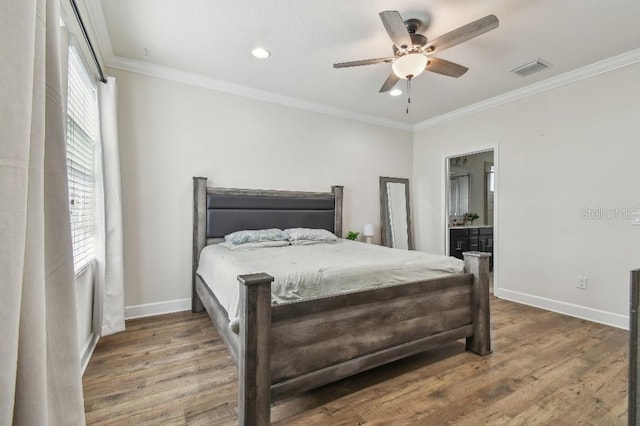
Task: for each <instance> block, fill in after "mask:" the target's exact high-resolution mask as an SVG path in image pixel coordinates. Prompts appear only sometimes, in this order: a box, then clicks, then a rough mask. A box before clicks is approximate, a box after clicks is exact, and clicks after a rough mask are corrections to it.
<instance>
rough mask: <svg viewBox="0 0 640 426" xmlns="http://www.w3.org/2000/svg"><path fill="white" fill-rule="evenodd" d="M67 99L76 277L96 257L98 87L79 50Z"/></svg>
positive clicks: (74, 54)
mask: <svg viewBox="0 0 640 426" xmlns="http://www.w3.org/2000/svg"><path fill="white" fill-rule="evenodd" d="M68 84H69V88H68V98H67V177H68V180H69V210H70V212H71V236H72V241H73V262H74V269H75V272H76V274H78V273H79V272H80V271H82V270H83V269H84V268H85V267H86V266H87V265H89V264H90V263H92V262H93V261H94V260H95V258H96V248H95V245H96V192H95V179H96V154H95V153H96V146H97V143H98V127H99V126H98V99H97V94H96V84H95V81H94V80H93V78H92V77H91V75H90V74H89V72H88V71H87V68H86V67H85V65H84V63H83V62H82V59H81V57H80V54H79V52H78V50H77V49H76V48H75V47H74V46H72V47H70V48H69V83H68Z"/></svg>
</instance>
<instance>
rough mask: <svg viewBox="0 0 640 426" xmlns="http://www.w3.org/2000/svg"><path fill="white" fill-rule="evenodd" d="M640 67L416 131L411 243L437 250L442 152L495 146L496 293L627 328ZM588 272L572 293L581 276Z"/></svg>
mask: <svg viewBox="0 0 640 426" xmlns="http://www.w3.org/2000/svg"><path fill="white" fill-rule="evenodd" d="M639 87H640V64H635V65H631V66H627V67H624V68H621V69H618V70H615V71H611V72H608V73H605V74H600V75H598V76H595V77H591V78H589V79H585V80H581V81H579V82H576V83H572V84H570V85H566V86H563V87H560V88H557V89H554V90H552V91H548V92H544V93H541V94H538V95H535V96H531V97H529V98H525V99H522V100H519V101H516V102H513V103H510V104H508V105H504V106H502V107H498V108H494V109H491V110H487V111H484V112H480V113H477V114H475V115H472V116H467V117H463V118H460V119H457V120H455V121H452V122H448V123H444V124H441V125H438V126H436V127H433V128H429V129H425V130H423V131H420V132H418V133H416V135H415V138H414V174H413V181H414V185H413V188H414V197H413V199H414V206H415V212H414V218H415V220H414V223H415V226H416V236H417V238H416V240H417V241H416V242H417V248H418V249H420V250H426V251H433V252H437V253H443V252H444V230H443V224H444V223H445V216H444V213H443V206H442V203H443V196H444V195H443V194H444V192H443V191H444V190H443V188H444V157H445V155H452V154H462V153H465V152H470V151H475V150H477V149H478V148H487V147H491V146H497V147H498V148H499V149H498V152H497V153H496V166H497V173H496V178H497V181H498V182H497V185H498V194H497V200H496V205H497V213H498V215H497V223H498V232H499V234H498V235H497V241H496V249H497V250H498V251H497V253H496V270H497V275H496V286H497V288H496V295H498V296H500V297H505V298H509V299H512V300H518V301H521V302H525V303H528V304H533V305H538V306H543V307H546V308H549V309H553V310H558V311H562V312H565V313H568V314H572V315H576V316H582V317H587V318H590V319H593V320H597V321H601V322H607V323H610V324H614V325H617V326H621V327H625V326H626V324H627V320H626V316H627V315H628V293H629V289H628V287H629V270H631V269H633V268H637V267H639V266H640V257H639V256H638V250H639V249H638V247H639V246H640V244H639V243H640V227H639V226H631V225H630V222H631V221H630V220H623V219H610V220H605V219H601V220H586V219H582V218H581V209H583V208H594V209H597V208H602V209H612V208H629V209H630V208H640V197H639V195H640V192H639V191H638V188H637V187H636V186H635V184H636V183H637V182H639V179H640V167H639V166H638V159H640V143H639V142H638V136H639V135H640V120H639V118H638V117H639V113H640V96H638V88H639ZM577 275H584V276H587V277H588V279H589V283H588V289H587V290H586V291H585V290H579V289H577V288H576V283H577V280H576V276H577Z"/></svg>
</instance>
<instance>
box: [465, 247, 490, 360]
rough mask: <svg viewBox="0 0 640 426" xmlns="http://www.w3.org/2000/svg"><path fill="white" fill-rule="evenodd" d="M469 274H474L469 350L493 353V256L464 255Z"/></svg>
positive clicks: (481, 254)
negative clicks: (491, 284) (491, 308)
mask: <svg viewBox="0 0 640 426" xmlns="http://www.w3.org/2000/svg"><path fill="white" fill-rule="evenodd" d="M462 255H463V257H464V267H465V271H466V272H467V273H471V274H473V292H472V295H471V297H472V301H471V321H472V322H473V336H471V337H467V350H469V351H471V352H474V353H476V354H478V355H487V354H490V353H491V326H490V323H489V258H490V257H491V254H489V253H481V252H477V251H472V252H465V253H462Z"/></svg>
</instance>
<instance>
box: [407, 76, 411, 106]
mask: <svg viewBox="0 0 640 426" xmlns="http://www.w3.org/2000/svg"><path fill="white" fill-rule="evenodd" d="M410 103H411V79H410V78H408V79H407V114H409V104H410Z"/></svg>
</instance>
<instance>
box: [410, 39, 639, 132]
mask: <svg viewBox="0 0 640 426" xmlns="http://www.w3.org/2000/svg"><path fill="white" fill-rule="evenodd" d="M638 62H640V49H635V50H632V51H630V52H626V53H623V54H621V55H617V56H613V57H611V58H608V59H604V60H602V61H599V62H594V63H593V64H590V65H586V66H584V67H582V68H577V69H575V70H573V71H569V72H566V73H564V74H560V75H557V76H555V77H550V78H548V79H546V80H542V81H539V82H537V83H533V84H530V85H529V86H525V87H522V88H520V89H516V90H512V91H510V92H507V93H504V94H502V95H498V96H495V97H493V98H489V99H486V100H484V101H481V102H477V103H475V104H471V105H468V106H466V107H463V108H460V109H457V110H455V111H451V112H448V113H446V114H442V115H439V116H437V117H434V118H430V119H428V120H425V121H422V122H420V123H417V124H416V125H414V126H413V131H414V132H418V131H420V130H424V129H428V128H430V127H435V126H438V125H440V124H443V123H447V122H449V121H453V120H457V119H458V118H462V117H466V116H468V115H472V114H476V113H479V112H481V111H485V110H488V109H491V108H495V107H498V106H501V105H504V104H507V103H510V102H515V101H517V100H520V99H523V98H526V97H529V96H533V95H536V94H538V93H542V92H546V91H548V90H552V89H556V88H558V87H561V86H564V85H566V84H571V83H575V82H577V81H580V80H584V79H585V78H589V77H593V76H596V75H598V74H603V73H606V72H609V71H613V70H616V69H618V68H622V67H626V66H628V65H633V64H635V63H638Z"/></svg>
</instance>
